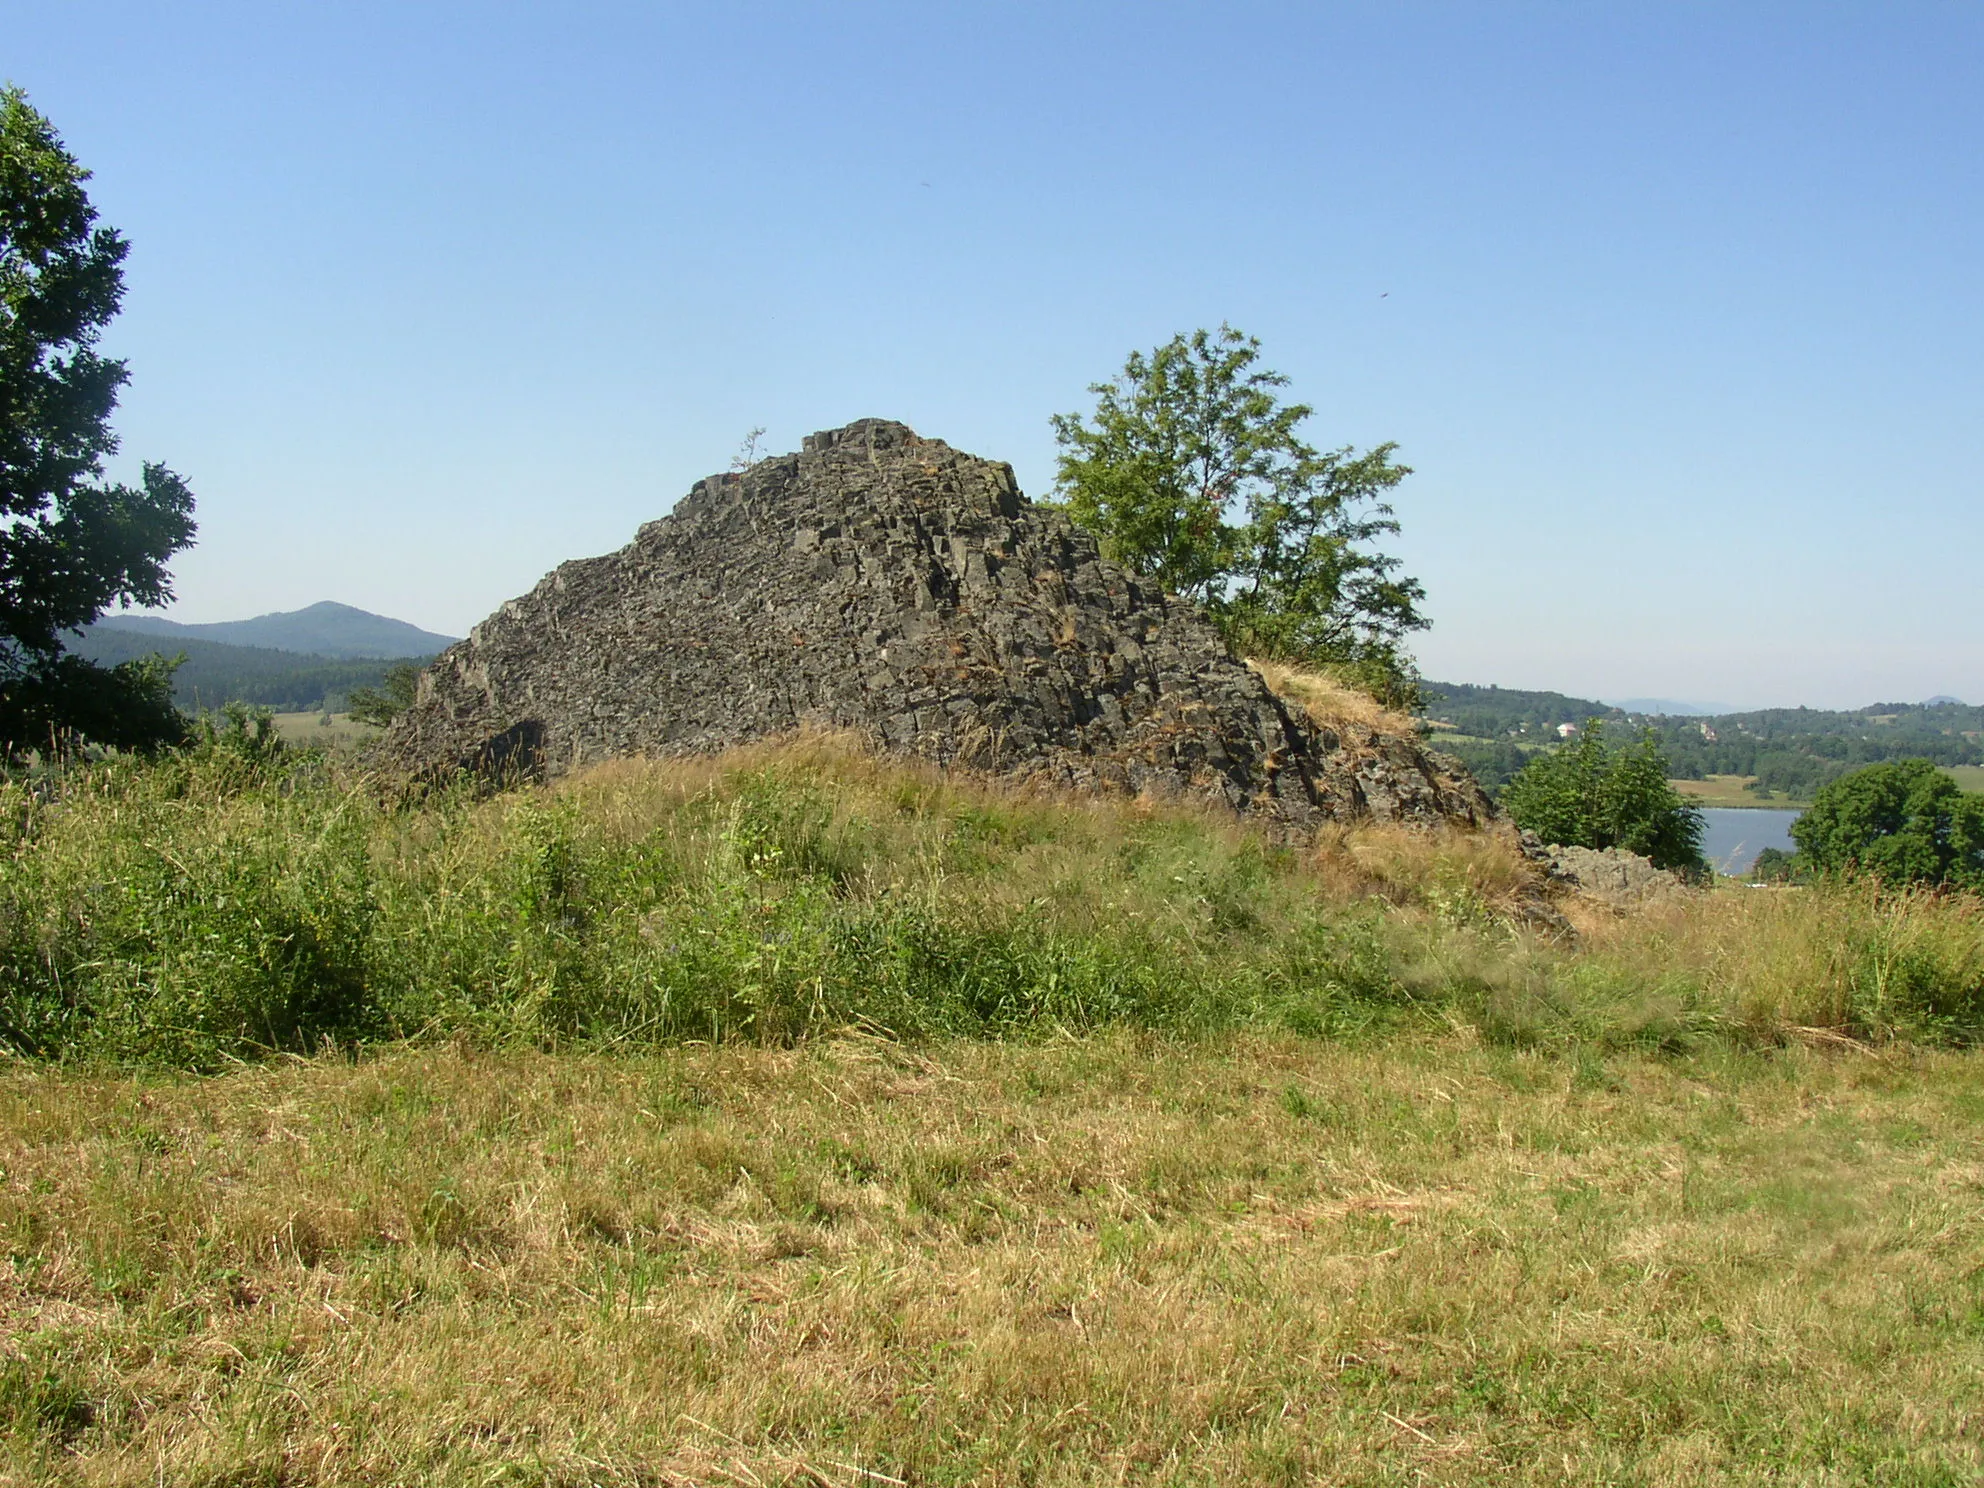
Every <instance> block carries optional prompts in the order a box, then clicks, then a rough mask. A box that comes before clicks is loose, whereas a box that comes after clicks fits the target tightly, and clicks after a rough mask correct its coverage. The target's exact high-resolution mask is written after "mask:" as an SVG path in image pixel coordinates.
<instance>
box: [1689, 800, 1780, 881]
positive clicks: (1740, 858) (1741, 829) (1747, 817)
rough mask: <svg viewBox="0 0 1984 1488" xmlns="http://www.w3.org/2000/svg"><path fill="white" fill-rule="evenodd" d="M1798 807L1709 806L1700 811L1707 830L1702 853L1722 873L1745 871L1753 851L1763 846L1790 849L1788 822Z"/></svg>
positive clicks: (1752, 857) (1753, 856) (1753, 858)
mask: <svg viewBox="0 0 1984 1488" xmlns="http://www.w3.org/2000/svg"><path fill="white" fill-rule="evenodd" d="M1804 814H1805V813H1804V812H1802V811H1766V810H1757V811H1752V810H1749V809H1747V808H1745V807H1740V806H1736V807H1731V806H1712V807H1709V808H1707V809H1705V810H1704V811H1703V812H1702V821H1703V822H1704V823H1706V824H1707V827H1708V831H1707V832H1706V833H1705V834H1703V837H1702V854H1703V856H1705V857H1706V858H1707V859H1708V860H1709V862H1710V863H1712V864H1713V865H1714V866H1715V867H1716V869H1717V870H1718V871H1720V872H1723V873H1748V872H1749V871H1750V865H1751V864H1752V863H1754V862H1756V860H1757V854H1758V853H1760V852H1762V851H1763V850H1764V849H1765V848H1767V847H1775V848H1778V849H1780V850H1782V851H1784V852H1790V851H1791V824H1792V823H1793V822H1795V821H1796V820H1798V818H1799V817H1801V816H1803V815H1804Z"/></svg>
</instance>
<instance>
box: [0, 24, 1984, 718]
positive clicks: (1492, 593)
mask: <svg viewBox="0 0 1984 1488" xmlns="http://www.w3.org/2000/svg"><path fill="white" fill-rule="evenodd" d="M0 18H4V20H5V32H4V34H5V35H6V36H7V38H8V43H9V44H8V47H7V55H6V57H5V60H4V67H0V71H4V75H5V76H6V78H7V79H9V80H11V81H13V82H16V83H19V84H20V85H21V86H22V87H24V88H25V89H26V90H27V91H28V94H29V96H30V98H31V100H32V101H33V102H34V104H35V105H36V106H37V107H38V108H40V109H41V110H42V111H43V112H45V113H46V114H47V115H48V116H49V118H50V119H51V120H52V121H53V123H54V124H55V125H56V127H57V128H58V129H59V130H60V131H61V132H62V134H63V136H64V138H65V140H66V142H67V144H68V145H69V147H70V148H71V149H72V150H73V151H74V152H75V154H76V155H77V156H78V157H79V158H80V159H81V161H82V162H83V163H84V164H85V165H86V166H88V167H90V168H91V169H92V170H93V171H94V172H95V179H94V181H93V182H92V185H91V191H92V196H93V199H94V201H95V203H96V205H97V206H98V208H99V210H100V211H101V213H102V215H103V220H104V221H105V222H106V223H108V224H110V225H112V226H115V227H116V228H118V229H119V230H120V231H122V232H123V233H125V234H126V235H127V236H128V237H129V238H130V239H131V242H132V245H133V247H132V254H131V258H130V261H129V290H128V294H127V297H126V301H125V311H124V314H123V316H122V317H121V318H120V319H119V320H118V321H117V322H116V323H115V325H114V326H113V327H112V329H111V332H110V334H109V336H108V337H107V338H106V349H107V350H108V351H110V352H111V353H112V354H115V355H123V356H127V357H129V358H130V362H131V373H132V382H131V386H130V388H129V389H128V390H127V393H126V395H125V398H124V402H123V406H122V409H121V411H120V413H119V415H118V417H117V419H116V427H117V428H118V429H119V431H120V432H121V434H122V435H123V440H124V445H123V454H122V455H121V456H120V457H119V462H118V465H117V471H118V473H120V474H128V473H129V472H131V471H133V470H135V467H136V464H137V462H138V461H139V460H141V459H157V460H163V461H165V462H166V463H168V464H170V465H171V466H172V467H173V468H174V469H175V470H177V471H179V472H180V473H181V474H182V475H184V476H185V477H186V479H187V480H188V482H189V483H190V485H191V486H192V488H193V490H194V491H195V492H196V493H197V496H198V499H199V520H200V524H201V534H200V542H199V546H198V547H196V548H195V549H193V550H191V551H189V552H188V553H186V554H184V555H182V557H181V558H180V559H179V560H178V562H177V563H176V565H175V570H176V572H177V574H178V577H179V593H180V600H179V602H178V603H177V604H176V605H175V606H173V607H172V608H171V609H170V610H168V611H166V612H165V613H167V614H169V615H170V616H171V617H172V618H174V619H178V620H184V621H190V622H211V621H220V620H233V619H241V618H244V617H248V616H252V615H257V614H262V613H267V612H271V611H278V610H289V609H295V608H300V607H301V606H302V605H304V604H307V603H310V602H311V601H313V600H315V599H319V598H331V599H336V600H338V601H339V602H342V603H347V604H352V605H355V606H358V607H360V608H363V609H367V610H370V611H373V612H375V613H378V614H383V615H388V616H391V617H393V618H396V619H402V620H405V621H407V622H409V623H412V624H415V625H418V626H420V627H422V628H424V629H427V630H432V631H437V632H440V633H444V634H463V633H465V632H466V631H467V629H468V628H469V627H470V626H472V625H473V624H474V623H475V622H476V621H478V620H480V619H481V618H482V617H483V616H484V615H486V614H488V613H490V612H491V611H493V610H494V609H495V608H496V607H497V606H498V605H499V604H501V603H502V602H503V601H504V600H505V599H508V598H511V597H513V596H515V595H517V594H520V593H522V592H524V591H525V590H527V589H529V588H530V587H531V585H533V584H534V583H535V582H536V581H537V579H538V578H539V577H540V576H542V574H543V573H544V572H545V571H547V570H548V569H550V568H551V567H553V566H554V565H555V564H556V563H558V562H560V561H562V560H564V559H567V558H577V557H583V556H588V555H591V554H596V553H600V552H605V551H609V550H611V549H613V548H616V547H619V546H620V545H622V544H624V543H625V542H627V541H628V540H630V539H631V538H632V536H633V534H634V530H635V528H636V527H637V526H639V524H640V523H641V522H643V521H646V520H649V519H651V518H653V517H655V516H658V515H660V514H662V513H663V512H665V511H667V510H668V509H669V508H670V507H671V506H673V504H674V503H675V501H676V500H677V499H678V498H679V497H680V496H681V495H682V494H684V493H685V492H686V491H687V490H688V489H689V487H690V485H691V484H692V483H693V482H694V481H695V480H696V479H698V478H700V477H701V476H703V475H706V474H708V473H710V472H712V471H716V470H721V469H723V468H725V467H726V466H727V465H728V464H729V461H730V459H731V456H732V454H733V452H734V451H735V449H736V448H737V446H738V444H739V443H740V441H741V440H742V439H743V438H744V436H745V435H746V433H747V432H748V431H749V430H750V429H752V428H753V427H757V426H764V427H765V428H766V429H767V431H768V432H767V434H766V436H765V439H764V442H763V447H764V448H766V449H768V450H772V451H783V450H789V449H793V448H796V447H797V446H798V443H799V440H800V438H801V437H802V436H803V435H804V434H806V433H808V432H810V431H812V430H814V429H818V428H826V427H833V426H836V425H839V424H843V423H846V422H847V421H849V420H850V419H853V418H857V417H864V416H879V417H888V418H895V419H900V420H902V421H903V422H905V423H908V424H910V425H911V426H912V427H914V428H916V429H917V430H918V431H919V432H921V433H923V434H925V435H927V436H932V437H936V438H941V439H944V440H947V441H948V442H950V443H951V444H953V445H956V446H957V447H959V448H961V449H965V450H968V451H970V452H972V453H975V454H981V455H987V456H991V457H994V458H998V459H1003V460H1008V461H1010V462H1011V463H1012V464H1013V465H1014V467H1015V469H1016V470H1017V472H1018V474H1019V476H1020V480H1021V484H1022V485H1023V487H1024V488H1025V489H1026V490H1027V491H1028V493H1029V494H1032V495H1035V496H1040V495H1045V494H1047V492H1048V491H1049V489H1050V487H1051V483H1052V475H1053V468H1054V446H1053V441H1052V436H1051V433H1050V430H1049V427H1048V417H1049V415H1050V414H1053V413H1056V412H1063V411H1070V410H1075V409H1079V408H1085V407H1086V406H1087V405H1088V402H1089V400H1088V398H1087V397H1086V395H1085V392H1084V389H1085V387H1086V385H1087V384H1088V383H1090V382H1092V381H1095V380H1097V379H1101V378H1105V377H1107V376H1109V375H1110V374H1111V373H1113V372H1114V371H1115V370H1116V369H1117V368H1118V367H1120V365H1121V363H1122V360H1123V357H1124V356H1125V354H1126V353H1128V352H1129V351H1131V350H1132V349H1139V348H1148V347H1150V346H1152V345H1155V344H1156V343H1158V342H1160V341H1162V340H1164V339H1165V338H1167V337H1168V336H1170V335H1172V334H1173V333H1175V332H1178V331H1183V330H1189V329H1191V328H1192V327H1194V326H1201V325H1204V326H1212V325H1217V324H1218V323H1219V322H1221V321H1222V320H1225V321H1230V322H1231V323H1233V324H1234V325H1236V326H1239V327H1241V328H1243V329H1245V330H1247V331H1249V332H1251V333H1253V334H1254V335H1257V336H1259V337H1260V338H1261V339H1262V341H1263V343H1264V351H1265V360H1266V361H1267V363H1268V364H1269V365H1271V366H1273V367H1276V368H1279V369H1280V370H1282V371H1283V372H1285V373H1286V374H1288V376H1289V378H1290V379H1291V386H1290V388H1289V395H1290V396H1291V397H1294V398H1297V399H1300V400H1302V401H1306V402H1309V403H1312V404H1314V405H1315V406H1316V408H1317V410H1318V413H1317V417H1316V419H1315V420H1314V421H1313V423H1312V425H1311V429H1310V432H1311V437H1312V438H1313V439H1314V440H1315V441H1316V442H1318V443H1320V444H1323V445H1326V446H1334V445H1341V444H1354V445H1357V446H1359V447H1365V446H1369V445H1371V444H1375V443H1378V442H1380V441H1384V440H1396V441H1398V443H1399V445H1400V454H1401V457H1402V458H1403V459H1404V460H1405V461H1406V463H1408V464H1410V465H1412V466H1413V467H1415V470H1416V471H1417V473H1416V474H1415V475H1414V476H1413V477H1412V478H1411V479H1410V480H1409V481H1407V482H1406V484H1405V485H1404V486H1403V487H1402V488H1401V490H1400V491H1399V493H1398V502H1397V505H1398V512H1399V516H1400V519H1401V520H1402V521H1403V523H1404V524H1405V532H1404V535H1403V537H1402V538H1401V539H1400V540H1399V542H1398V543H1397V544H1396V550H1397V551H1398V552H1399V554H1400V555H1401V557H1403V559H1404V560H1405V563H1406V567H1407V569H1408V571H1409V572H1411V573H1413V574H1416V575H1417V576H1418V577H1419V578H1420V579H1421V580H1422V581H1423V582H1424V583H1425V586H1426V589H1427V592H1428V605H1427V609H1428V612H1429V613H1430V615H1431V616H1432V617H1433V619H1434V621H1435V628H1434V629H1433V630H1432V631H1431V632H1429V633H1427V634H1425V635H1423V636H1420V637H1417V638H1416V639H1415V643H1414V645H1415V650H1416V652H1417V655H1418V657H1419V661H1420V664H1421V666H1422V669H1423V670H1424V671H1425V673H1426V674H1427V675H1429V676H1433V677H1438V678H1442V679H1445V680H1451V681H1466V682H1474V683H1480V684H1483V685H1486V684H1490V683H1494V684H1499V685H1503V686H1516V687H1524V688H1534V689H1547V690H1552V691H1559V692H1565V693H1570V694H1573V695H1577V696H1585V697H1595V698H1596V697H1613V696H1619V697H1664V698H1672V699H1683V700H1685V699H1697V698H1707V699H1710V700H1714V699H1727V700H1729V701H1730V702H1732V703H1734V704H1737V705H1739V706H1742V707H1765V706H1785V705H1796V704H1800V703H1805V704H1810V705H1812V706H1816V707H1860V706H1865V705H1866V704H1868V703H1872V702H1877V701H1912V700H1919V699H1923V698H1927V697H1930V696H1933V695H1936V694H1950V695H1954V696H1957V697H1962V698H1965V699H1968V700H1971V701H1976V700H1978V699H1980V698H1984V586H1979V585H1978V584H1977V582H1976V579H1975V573H1976V570H1977V568H1978V566H1979V565H1978V562H1977V543H1976V541H1975V538H1974V536H1973V535H1972V534H1973V531H1974V523H1975V521H1976V518H1977V513H1978V512H1979V511H1980V510H1981V509H1984V502H1981V501H1980V500H1979V491H1978V484H1979V481H1978V476H1977V473H1976V472H1977V469H1978V463H1979V462H1978V453H1979V451H1978V445H1979V434H1980V428H1984V417H1981V416H1980V414H1979V412H1978V410H1979V408H1980V407H1984V368H1980V353H1979V345H1980V340H1979V337H1978V335H1977V331H1978V324H1979V320H1980V316H1979V308H1980V302H1981V301H1984V286H1980V284H1979V283H1978V279H1977V276H1976V274H1975V264H1976V263H1977V262H1978V261H1979V258H1980V254H1979V249H1980V248H1984V210H1980V205H1981V203H1980V197H1981V195H1984V194H1981V193H1980V177H1984V164H1981V163H1980V161H1979V159H1978V157H1977V155H1976V152H1975V150H1974V147H1973V142H1974V140H1975V139H1976V137H1977V134H1978V124H1979V122H1980V114H1984V98H1980V96H1979V92H1978V90H1977V89H1976V88H1975V86H1974V80H1975V78H1976V76H1977V75H1978V73H1979V64H1980V63H1984V13H1980V12H1976V11H1972V10H1967V9H1958V8H1951V7H1943V6H1926V5H1925V6H1909V5H1902V6H1881V7H1874V6H1858V7H1855V6H1846V7H1832V8H1827V9H1825V10H1823V11H1813V10H1811V9H1810V8H1809V7H1797V6H1788V5H1787V6H1780V7H1772V6H1757V7H1744V8H1743V9H1742V10H1741V11H1740V12H1738V13H1729V12H1724V11H1721V10H1717V9H1711V8H1704V7H1659V8H1651V7H1650V8H1647V9H1644V10H1637V11H1628V10H1624V9H1613V8H1607V9H1603V10H1598V11H1582V10H1567V9H1565V8H1563V7H1559V6H1540V5H1539V6H1522V5H1517V6H1493V7H1489V6H1472V5H1430V4H1429V5H1406V6H1389V5H1388V6H1375V5H1351V6H1344V7H1335V8H1331V9H1329V10H1328V11H1320V10H1317V9H1315V8H1311V7H1300V6H1260V5H1257V6H1240V7H1233V8H1222V9H1221V10H1219V11H1217V12H1215V11H1207V10H1202V9H1199V8H1196V7H1170V6H1153V7H1148V8H1144V9H1140V10H1139V11H1138V12H1136V13H1135V16H1134V18H1132V17H1131V16H1130V15H1128V14H1126V13H1124V12H1122V11H1120V10H1117V9H1114V8H1109V7H1101V6H1094V5H1074V6H1056V7H1051V8H1050V7H1027V6H1018V7H1014V6H1004V7H998V8H990V7H988V8H983V9H979V8H971V7H959V8H947V9H940V10H934V11H933V10H931V9H929V8H927V7H918V8H910V7H906V6H899V5H849V6H846V7H837V8H835V9H834V10H833V11H832V12H823V11H819V10H816V9H813V8H809V7H802V6H796V5H750V6H739V7H726V8H722V9H710V10H707V11H688V10H683V11H679V12H675V11H669V12H656V11H655V10H653V9H652V8H649V7H640V6H634V5H628V4H590V5H588V4H579V5H575V6H572V7H565V8H561V9H560V10H558V11H557V12H551V11H535V10H505V11H500V12H494V11H489V10H487V9H486V8H482V7H471V6H465V5H460V6H456V5H426V4H406V5H393V6H386V5H367V4H359V5H352V6H348V7H340V8H338V9H337V10H336V11H335V12H329V11H325V12H306V11H289V10H281V11H271V10H267V9H265V8H256V7H249V6H241V5H208V6H198V7H188V8H174V9H173V10H172V11H170V12H163V11H159V10H157V9H156V8H154V7H148V6H143V5H138V4H132V3H120V4H100V3H79V4H76V5H72V6H63V7H45V6H29V5H25V4H5V3H0Z"/></svg>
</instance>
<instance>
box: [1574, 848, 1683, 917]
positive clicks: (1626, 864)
mask: <svg viewBox="0 0 1984 1488" xmlns="http://www.w3.org/2000/svg"><path fill="white" fill-rule="evenodd" d="M1543 853H1544V856H1545V859H1546V861H1547V862H1548V863H1549V866H1550V872H1551V876H1552V877H1553V878H1555V879H1556V880H1558V881H1559V882H1564V883H1566V884H1567V885H1568V886H1569V887H1571V888H1574V889H1575V890H1576V891H1577V892H1578V893H1580V894H1582V895H1584V896H1585V897H1586V898H1587V899H1595V900H1597V901H1598V902H1599V903H1600V904H1604V905H1608V906H1610V907H1611V908H1613V909H1619V910H1627V909H1638V908H1640V907H1641V906H1642V905H1645V904H1650V903H1653V902H1655V901H1658V900H1661V899H1666V898H1670V897H1672V896H1673V895H1676V894H1680V893H1683V892H1685V891H1686V889H1687V884H1686V883H1685V882H1684V881H1683V880H1682V878H1681V876H1680V875H1679V874H1677V873H1673V872H1670V871H1669V870H1667V869H1665V868H1656V867H1654V866H1653V860H1652V859H1651V858H1643V857H1641V856H1640V855H1639V854H1638V853H1635V852H1628V851H1627V850H1626V849H1625V848H1623V847H1608V848H1605V849H1603V850H1602V851H1601V850H1600V849H1598V848H1591V847H1557V846H1554V845H1553V846H1550V847H1546V848H1544V849H1543Z"/></svg>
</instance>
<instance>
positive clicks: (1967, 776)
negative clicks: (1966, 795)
mask: <svg viewBox="0 0 1984 1488" xmlns="http://www.w3.org/2000/svg"><path fill="white" fill-rule="evenodd" d="M1943 773H1945V774H1946V775H1950V776H1953V777H1955V780H1956V783H1957V784H1958V785H1960V786H1962V787H1963V788H1964V789H1965V790H1967V791H1969V792H1970V793H1971V794H1973V795H1984V765H1950V766H1947V767H1946V768H1945V770H1944V772H1943Z"/></svg>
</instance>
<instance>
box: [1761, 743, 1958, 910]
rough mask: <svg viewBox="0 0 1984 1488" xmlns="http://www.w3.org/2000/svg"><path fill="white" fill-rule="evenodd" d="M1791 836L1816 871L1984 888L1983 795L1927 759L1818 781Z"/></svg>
mask: <svg viewBox="0 0 1984 1488" xmlns="http://www.w3.org/2000/svg"><path fill="white" fill-rule="evenodd" d="M1791 840H1792V841H1794V842H1796V843H1797V844H1798V856H1799V857H1800V859H1802V860H1803V861H1804V862H1805V863H1806V864H1808V865H1809V866H1810V868H1811V869H1812V870H1813V871H1815V872H1818V873H1826V874H1843V873H1866V874H1869V875H1871V876H1873V877H1875V878H1878V879H1880V880H1881V881H1882V882H1884V883H1888V884H1895V885H1900V884H1930V885H1934V884H1953V885H1956V886H1958V887H1961V888H1969V889H1984V796H1971V795H1965V794H1964V793H1963V791H1962V789H1961V788H1960V787H1959V786H1958V785H1957V783H1956V782H1955V781H1954V780H1952V779H1951V778H1950V777H1949V776H1948V775H1945V774H1944V773H1943V772H1942V771H1941V770H1939V769H1938V768H1937V767H1936V766H1935V765H1934V764H1933V763H1932V762H1930V761H1929V760H1894V761H1890V762H1888V763H1885V764H1879V765H1871V766H1869V767H1868V768H1866V769H1864V770H1856V771H1854V772H1853V773H1852V774H1851V775H1845V776H1842V777H1840V778H1839V779H1838V780H1835V781H1833V782H1832V783H1831V784H1829V785H1826V786H1824V787H1822V788H1821V789H1820V791H1819V792H1818V794H1817V796H1815V797H1814V798H1813V801H1812V805H1811V808H1810V809H1809V810H1808V811H1806V812H1805V814H1804V815H1803V816H1801V817H1799V818H1798V820H1797V821H1795V822H1793V823H1792V824H1791Z"/></svg>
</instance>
